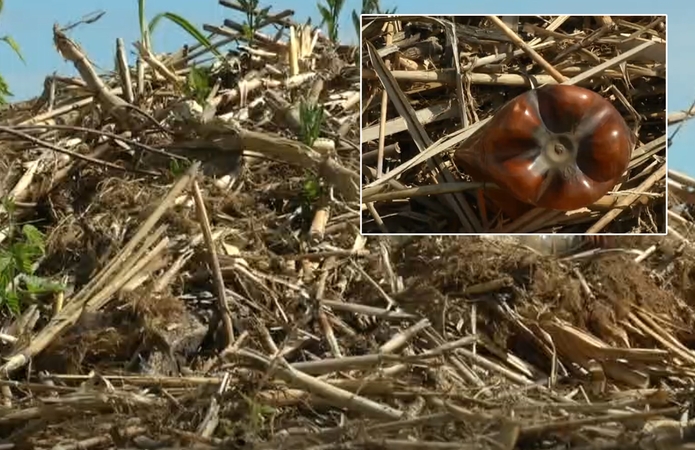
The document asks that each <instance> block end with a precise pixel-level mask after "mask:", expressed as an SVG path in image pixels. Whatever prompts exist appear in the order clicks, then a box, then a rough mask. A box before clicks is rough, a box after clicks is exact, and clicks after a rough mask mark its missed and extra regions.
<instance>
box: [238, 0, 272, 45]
mask: <svg viewBox="0 0 695 450" xmlns="http://www.w3.org/2000/svg"><path fill="white" fill-rule="evenodd" d="M239 6H241V9H243V11H244V14H245V15H246V18H245V19H246V20H245V21H244V23H243V24H242V27H243V30H244V37H245V38H246V40H247V41H249V42H252V41H253V39H254V37H255V36H256V32H257V31H258V30H260V29H261V28H263V25H265V22H266V21H267V19H268V12H269V11H270V6H266V7H265V8H261V9H259V8H258V0H239Z"/></svg>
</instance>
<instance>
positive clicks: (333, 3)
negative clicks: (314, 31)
mask: <svg viewBox="0 0 695 450" xmlns="http://www.w3.org/2000/svg"><path fill="white" fill-rule="evenodd" d="M325 1H326V4H325V5H322V4H321V3H317V4H316V7H317V8H318V9H319V13H321V25H320V26H323V25H326V28H328V38H329V39H330V40H331V41H332V42H336V43H337V42H338V21H339V19H340V13H341V12H342V11H343V6H345V0H325Z"/></svg>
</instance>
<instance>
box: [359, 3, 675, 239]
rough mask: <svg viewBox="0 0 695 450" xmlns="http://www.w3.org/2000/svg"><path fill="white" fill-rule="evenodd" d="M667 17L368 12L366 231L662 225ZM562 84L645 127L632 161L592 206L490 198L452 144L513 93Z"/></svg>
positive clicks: (616, 229) (639, 130)
mask: <svg viewBox="0 0 695 450" xmlns="http://www.w3.org/2000/svg"><path fill="white" fill-rule="evenodd" d="M452 20H453V21H452ZM665 20H666V18H665V16H637V17H608V16H605V17H604V16H601V17H593V16H528V17H526V16H513V17H511V16H510V17H504V18H498V17H494V16H493V17H481V16H476V17H455V18H454V19H452V18H451V17H439V16H437V17H427V16H395V17H391V18H389V17H388V16H381V17H379V16H377V17H374V16H363V18H362V26H363V28H362V39H363V48H362V78H363V80H364V84H363V90H362V96H363V102H364V103H363V104H364V106H363V116H362V124H361V127H362V135H361V136H362V137H361V143H362V183H363V190H362V202H363V206H362V219H361V220H362V226H363V228H362V231H363V232H365V233H385V232H390V233H425V234H432V233H472V232H481V231H486V232H495V233H497V232H499V233H536V232H538V233H585V232H589V233H597V232H607V233H663V232H664V231H665V229H666V219H665V216H666V206H665V205H666V195H665V192H666V188H665V184H666V183H665V180H666V177H665V175H666V161H665V159H666V136H665V135H666V95H665V94H666V23H665ZM365 42H366V43H370V44H371V45H372V47H371V48H373V49H374V51H373V54H371V55H370V54H369V48H367V44H365ZM380 67H382V68H388V69H386V70H387V72H388V71H389V70H390V73H391V75H392V76H386V75H385V73H387V72H383V71H381V70H380ZM555 83H564V84H571V85H578V86H582V87H586V88H589V89H592V90H594V91H595V92H597V93H599V94H600V95H602V96H603V97H604V98H606V99H608V100H609V101H610V102H611V103H612V104H613V105H614V106H615V107H616V109H617V110H618V111H619V112H620V113H621V115H622V116H623V117H624V118H625V119H626V122H627V124H628V126H629V127H630V128H631V129H632V130H634V131H635V133H636V135H637V138H638V140H637V143H636V145H635V149H634V151H633V154H632V159H631V161H630V163H629V166H628V171H627V172H626V174H625V176H624V177H623V179H622V180H621V182H620V183H619V184H618V185H617V186H616V188H615V189H613V190H612V191H611V192H609V193H608V194H607V195H605V196H604V197H603V198H601V199H600V200H599V201H597V202H596V203H595V204H593V205H590V206H589V207H587V208H582V209H580V210H574V211H569V212H563V211H554V210H545V209H541V208H535V209H531V208H529V211H527V212H525V213H523V214H521V215H520V216H516V217H510V216H508V215H505V214H496V213H495V211H494V208H482V207H481V206H480V204H479V201H480V202H482V201H483V200H482V198H478V197H476V192H478V191H479V189H480V187H481V186H480V184H479V183H471V182H470V181H469V180H470V177H469V175H470V174H466V173H462V171H463V169H462V168H461V167H455V166H454V165H453V164H452V163H451V161H450V157H449V155H450V154H451V151H452V150H455V149H456V148H457V147H458V146H459V145H460V143H461V142H462V141H463V140H464V139H466V138H467V137H468V136H470V135H471V134H472V133H473V132H474V131H475V130H476V129H478V128H479V127H480V125H481V124H484V123H485V122H486V121H487V120H488V119H489V118H490V117H491V116H492V115H494V113H495V112H496V111H497V110H499V109H500V108H501V107H502V105H504V104H505V103H506V102H507V101H509V100H511V99H512V98H514V97H516V96H518V95H520V94H522V93H523V92H525V91H527V90H528V89H529V88H530V87H532V86H540V85H545V84H555ZM467 181H468V182H467Z"/></svg>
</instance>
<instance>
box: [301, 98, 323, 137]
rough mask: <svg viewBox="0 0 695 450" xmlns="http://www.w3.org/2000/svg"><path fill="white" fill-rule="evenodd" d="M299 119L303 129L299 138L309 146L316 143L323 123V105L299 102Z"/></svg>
mask: <svg viewBox="0 0 695 450" xmlns="http://www.w3.org/2000/svg"><path fill="white" fill-rule="evenodd" d="M299 121H300V124H301V129H300V131H299V138H300V139H301V140H302V142H304V143H305V144H306V145H308V146H309V147H311V146H313V145H314V142H316V139H318V137H319V134H321V126H322V125H323V106H321V105H319V104H309V103H307V102H302V103H300V104H299Z"/></svg>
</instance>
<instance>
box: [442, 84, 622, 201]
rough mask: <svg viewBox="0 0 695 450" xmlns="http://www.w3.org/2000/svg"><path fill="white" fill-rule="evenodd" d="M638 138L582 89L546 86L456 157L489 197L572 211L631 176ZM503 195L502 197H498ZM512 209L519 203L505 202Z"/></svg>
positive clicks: (509, 108)
mask: <svg viewBox="0 0 695 450" xmlns="http://www.w3.org/2000/svg"><path fill="white" fill-rule="evenodd" d="M634 145H635V136H634V133H633V132H632V130H630V128H628V126H627V124H626V123H625V120H624V119H623V117H622V116H621V115H620V113H619V112H618V111H617V110H616V109H615V108H614V107H613V105H612V104H611V103H610V102H608V101H607V100H606V99H604V98H603V97H601V96H600V95H599V94H597V93H595V92H593V91H591V90H588V89H584V88H581V87H578V86H571V85H545V86H542V87H541V88H539V89H534V90H530V91H528V92H526V93H524V94H522V95H519V96H518V97H516V98H514V99H512V100H511V101H509V102H508V103H507V104H506V105H504V106H503V107H502V108H501V109H500V110H499V111H498V112H497V113H496V114H495V115H494V117H493V118H492V120H490V121H489V122H488V123H487V124H485V125H484V126H483V127H481V128H480V129H479V130H478V131H476V132H475V133H474V134H473V135H472V136H471V137H470V138H469V139H467V140H466V141H465V142H464V143H463V144H462V146H461V147H460V148H459V149H457V151H456V153H455V154H454V161H455V162H456V164H457V166H459V167H460V168H463V169H464V171H465V172H466V173H468V174H469V175H470V176H471V177H472V178H473V179H474V180H475V181H485V182H491V183H494V184H496V185H497V186H498V187H499V189H487V190H486V195H487V196H488V197H489V198H490V199H491V200H493V201H495V202H496V203H498V205H499V206H500V208H502V209H503V210H504V209H505V200H506V199H510V200H516V201H517V202H522V203H523V204H526V205H534V206H537V207H543V208H548V209H555V210H563V211H569V210H574V209H579V208H582V207H586V206H588V205H591V204H592V203H594V202H595V201H597V200H598V199H600V198H601V197H602V196H604V195H605V194H606V193H607V192H608V191H609V190H610V189H611V188H613V187H614V186H615V185H616V184H617V183H618V181H619V180H620V178H621V176H622V175H623V174H624V173H625V171H626V169H627V166H628V163H629V160H630V155H631V153H632V149H633V147H634ZM500 191H501V192H500ZM507 203H513V202H507Z"/></svg>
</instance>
